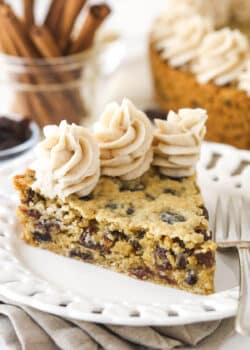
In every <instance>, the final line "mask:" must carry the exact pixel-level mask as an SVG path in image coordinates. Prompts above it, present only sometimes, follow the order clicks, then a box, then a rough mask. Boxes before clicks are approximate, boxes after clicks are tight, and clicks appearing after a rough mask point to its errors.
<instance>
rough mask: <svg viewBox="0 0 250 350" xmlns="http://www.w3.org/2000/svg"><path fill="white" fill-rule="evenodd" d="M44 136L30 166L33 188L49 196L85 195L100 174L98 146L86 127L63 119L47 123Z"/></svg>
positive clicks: (94, 184) (91, 188)
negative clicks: (52, 123)
mask: <svg viewBox="0 0 250 350" xmlns="http://www.w3.org/2000/svg"><path fill="white" fill-rule="evenodd" d="M44 136H45V140H44V141H42V142H40V144H38V146H37V148H36V154H37V161H35V162H34V164H33V165H32V167H31V168H32V169H34V170H35V172H36V181H35V182H34V184H33V188H35V189H36V188H38V189H40V191H41V192H42V194H44V195H45V196H48V197H49V198H54V197H55V196H58V197H59V198H62V199H64V198H65V197H67V196H69V195H71V194H76V195H77V196H79V197H81V196H86V195H88V194H89V193H90V192H91V191H92V190H93V189H94V187H95V186H96V184H97V182H98V180H99V177H100V155H99V148H98V144H97V142H96V140H95V139H94V137H93V136H92V135H91V133H90V132H89V131H88V130H87V129H85V128H83V127H81V126H77V125H75V124H72V125H69V124H67V122H66V121H62V122H61V123H60V125H59V126H56V125H49V126H46V127H45V128H44Z"/></svg>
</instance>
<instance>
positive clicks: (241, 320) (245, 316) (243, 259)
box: [235, 247, 250, 336]
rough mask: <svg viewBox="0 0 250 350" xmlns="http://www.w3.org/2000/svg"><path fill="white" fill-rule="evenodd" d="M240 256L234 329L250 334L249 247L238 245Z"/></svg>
mask: <svg viewBox="0 0 250 350" xmlns="http://www.w3.org/2000/svg"><path fill="white" fill-rule="evenodd" d="M238 252H239V258H240V299H239V306H238V312H237V316H236V321H235V329H236V331H237V332H238V333H240V334H242V335H248V336H249V335H250V322H249V320H250V248H247V247H238Z"/></svg>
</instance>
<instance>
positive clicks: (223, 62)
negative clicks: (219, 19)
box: [192, 28, 249, 85]
mask: <svg viewBox="0 0 250 350" xmlns="http://www.w3.org/2000/svg"><path fill="white" fill-rule="evenodd" d="M248 54H249V43H248V39H247V37H246V36H245V35H243V34H241V32H240V31H239V30H230V29H229V28H225V29H221V30H218V31H215V32H212V33H210V34H208V35H207V36H206V37H205V39H204V41H203V43H202V45H201V47H200V50H199V55H198V57H197V60H196V61H195V62H194V64H193V66H192V71H193V72H194V73H195V74H196V76H197V79H198V81H199V82H200V83H202V84H203V83H208V82H209V81H214V82H215V83H216V84H217V85H225V84H227V83H230V82H232V81H233V80H235V79H236V78H237V76H238V75H239V72H240V71H241V69H242V67H243V65H244V63H245V61H246V58H247V56H248Z"/></svg>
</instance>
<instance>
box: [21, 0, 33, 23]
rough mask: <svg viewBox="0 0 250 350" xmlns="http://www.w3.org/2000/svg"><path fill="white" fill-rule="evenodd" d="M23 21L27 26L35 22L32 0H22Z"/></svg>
mask: <svg viewBox="0 0 250 350" xmlns="http://www.w3.org/2000/svg"><path fill="white" fill-rule="evenodd" d="M23 12H24V23H25V25H26V27H27V28H29V27H30V26H32V25H33V24H34V23H35V19H34V0H23Z"/></svg>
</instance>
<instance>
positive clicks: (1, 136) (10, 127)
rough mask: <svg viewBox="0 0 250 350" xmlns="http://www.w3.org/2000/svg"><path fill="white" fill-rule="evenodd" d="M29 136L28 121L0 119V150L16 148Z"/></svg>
mask: <svg viewBox="0 0 250 350" xmlns="http://www.w3.org/2000/svg"><path fill="white" fill-rule="evenodd" d="M30 136H31V130H30V119H28V118H24V119H21V120H14V119H10V118H8V117H4V116H2V117H0V150H4V149H7V148H11V147H14V146H17V145H19V144H21V143H23V142H25V141H26V140H28V139H29V138H30Z"/></svg>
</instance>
